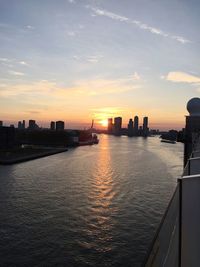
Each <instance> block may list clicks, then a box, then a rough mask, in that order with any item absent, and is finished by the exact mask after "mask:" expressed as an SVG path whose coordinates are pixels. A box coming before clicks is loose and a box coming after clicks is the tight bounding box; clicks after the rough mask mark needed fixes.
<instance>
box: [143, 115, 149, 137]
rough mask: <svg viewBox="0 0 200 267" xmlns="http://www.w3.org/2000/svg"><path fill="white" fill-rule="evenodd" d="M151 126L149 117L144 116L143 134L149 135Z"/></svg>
mask: <svg viewBox="0 0 200 267" xmlns="http://www.w3.org/2000/svg"><path fill="white" fill-rule="evenodd" d="M148 134H149V128H148V117H144V118H143V136H148Z"/></svg>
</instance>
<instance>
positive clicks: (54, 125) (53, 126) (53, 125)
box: [50, 121, 56, 131]
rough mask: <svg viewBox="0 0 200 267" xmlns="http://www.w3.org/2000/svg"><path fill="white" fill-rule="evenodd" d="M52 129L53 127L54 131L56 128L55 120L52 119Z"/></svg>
mask: <svg viewBox="0 0 200 267" xmlns="http://www.w3.org/2000/svg"><path fill="white" fill-rule="evenodd" d="M50 129H51V130H52V131H54V130H55V129H56V124H55V121H51V123H50Z"/></svg>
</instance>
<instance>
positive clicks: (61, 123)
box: [56, 121, 65, 131]
mask: <svg viewBox="0 0 200 267" xmlns="http://www.w3.org/2000/svg"><path fill="white" fill-rule="evenodd" d="M64 129H65V123H64V121H57V122H56V130H57V131H59V130H64Z"/></svg>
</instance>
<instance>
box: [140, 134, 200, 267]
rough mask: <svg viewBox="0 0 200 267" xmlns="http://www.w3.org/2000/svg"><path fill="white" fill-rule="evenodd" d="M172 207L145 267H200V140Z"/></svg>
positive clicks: (174, 197) (176, 192) (172, 200)
mask: <svg viewBox="0 0 200 267" xmlns="http://www.w3.org/2000/svg"><path fill="white" fill-rule="evenodd" d="M193 148H194V150H193V152H192V154H191V158H190V159H189V160H188V162H187V164H186V166H185V169H184V172H183V176H182V177H181V178H180V179H178V184H177V188H176V191H175V193H174V195H173V197H172V199H171V201H170V203H169V206H168V208H167V210H166V213H165V215H164V217H163V219H162V222H161V224H160V226H159V229H158V232H157V233H156V236H155V238H154V241H153V244H152V246H151V248H150V250H149V253H148V256H147V259H146V260H145V263H144V265H143V266H145V267H162V266H163V267H199V266H200V139H198V141H197V140H195V146H193Z"/></svg>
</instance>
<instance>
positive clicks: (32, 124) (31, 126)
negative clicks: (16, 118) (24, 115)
mask: <svg viewBox="0 0 200 267" xmlns="http://www.w3.org/2000/svg"><path fill="white" fill-rule="evenodd" d="M28 128H29V129H30V130H35V129H38V128H39V127H38V125H37V124H36V122H35V120H29V122H28Z"/></svg>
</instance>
